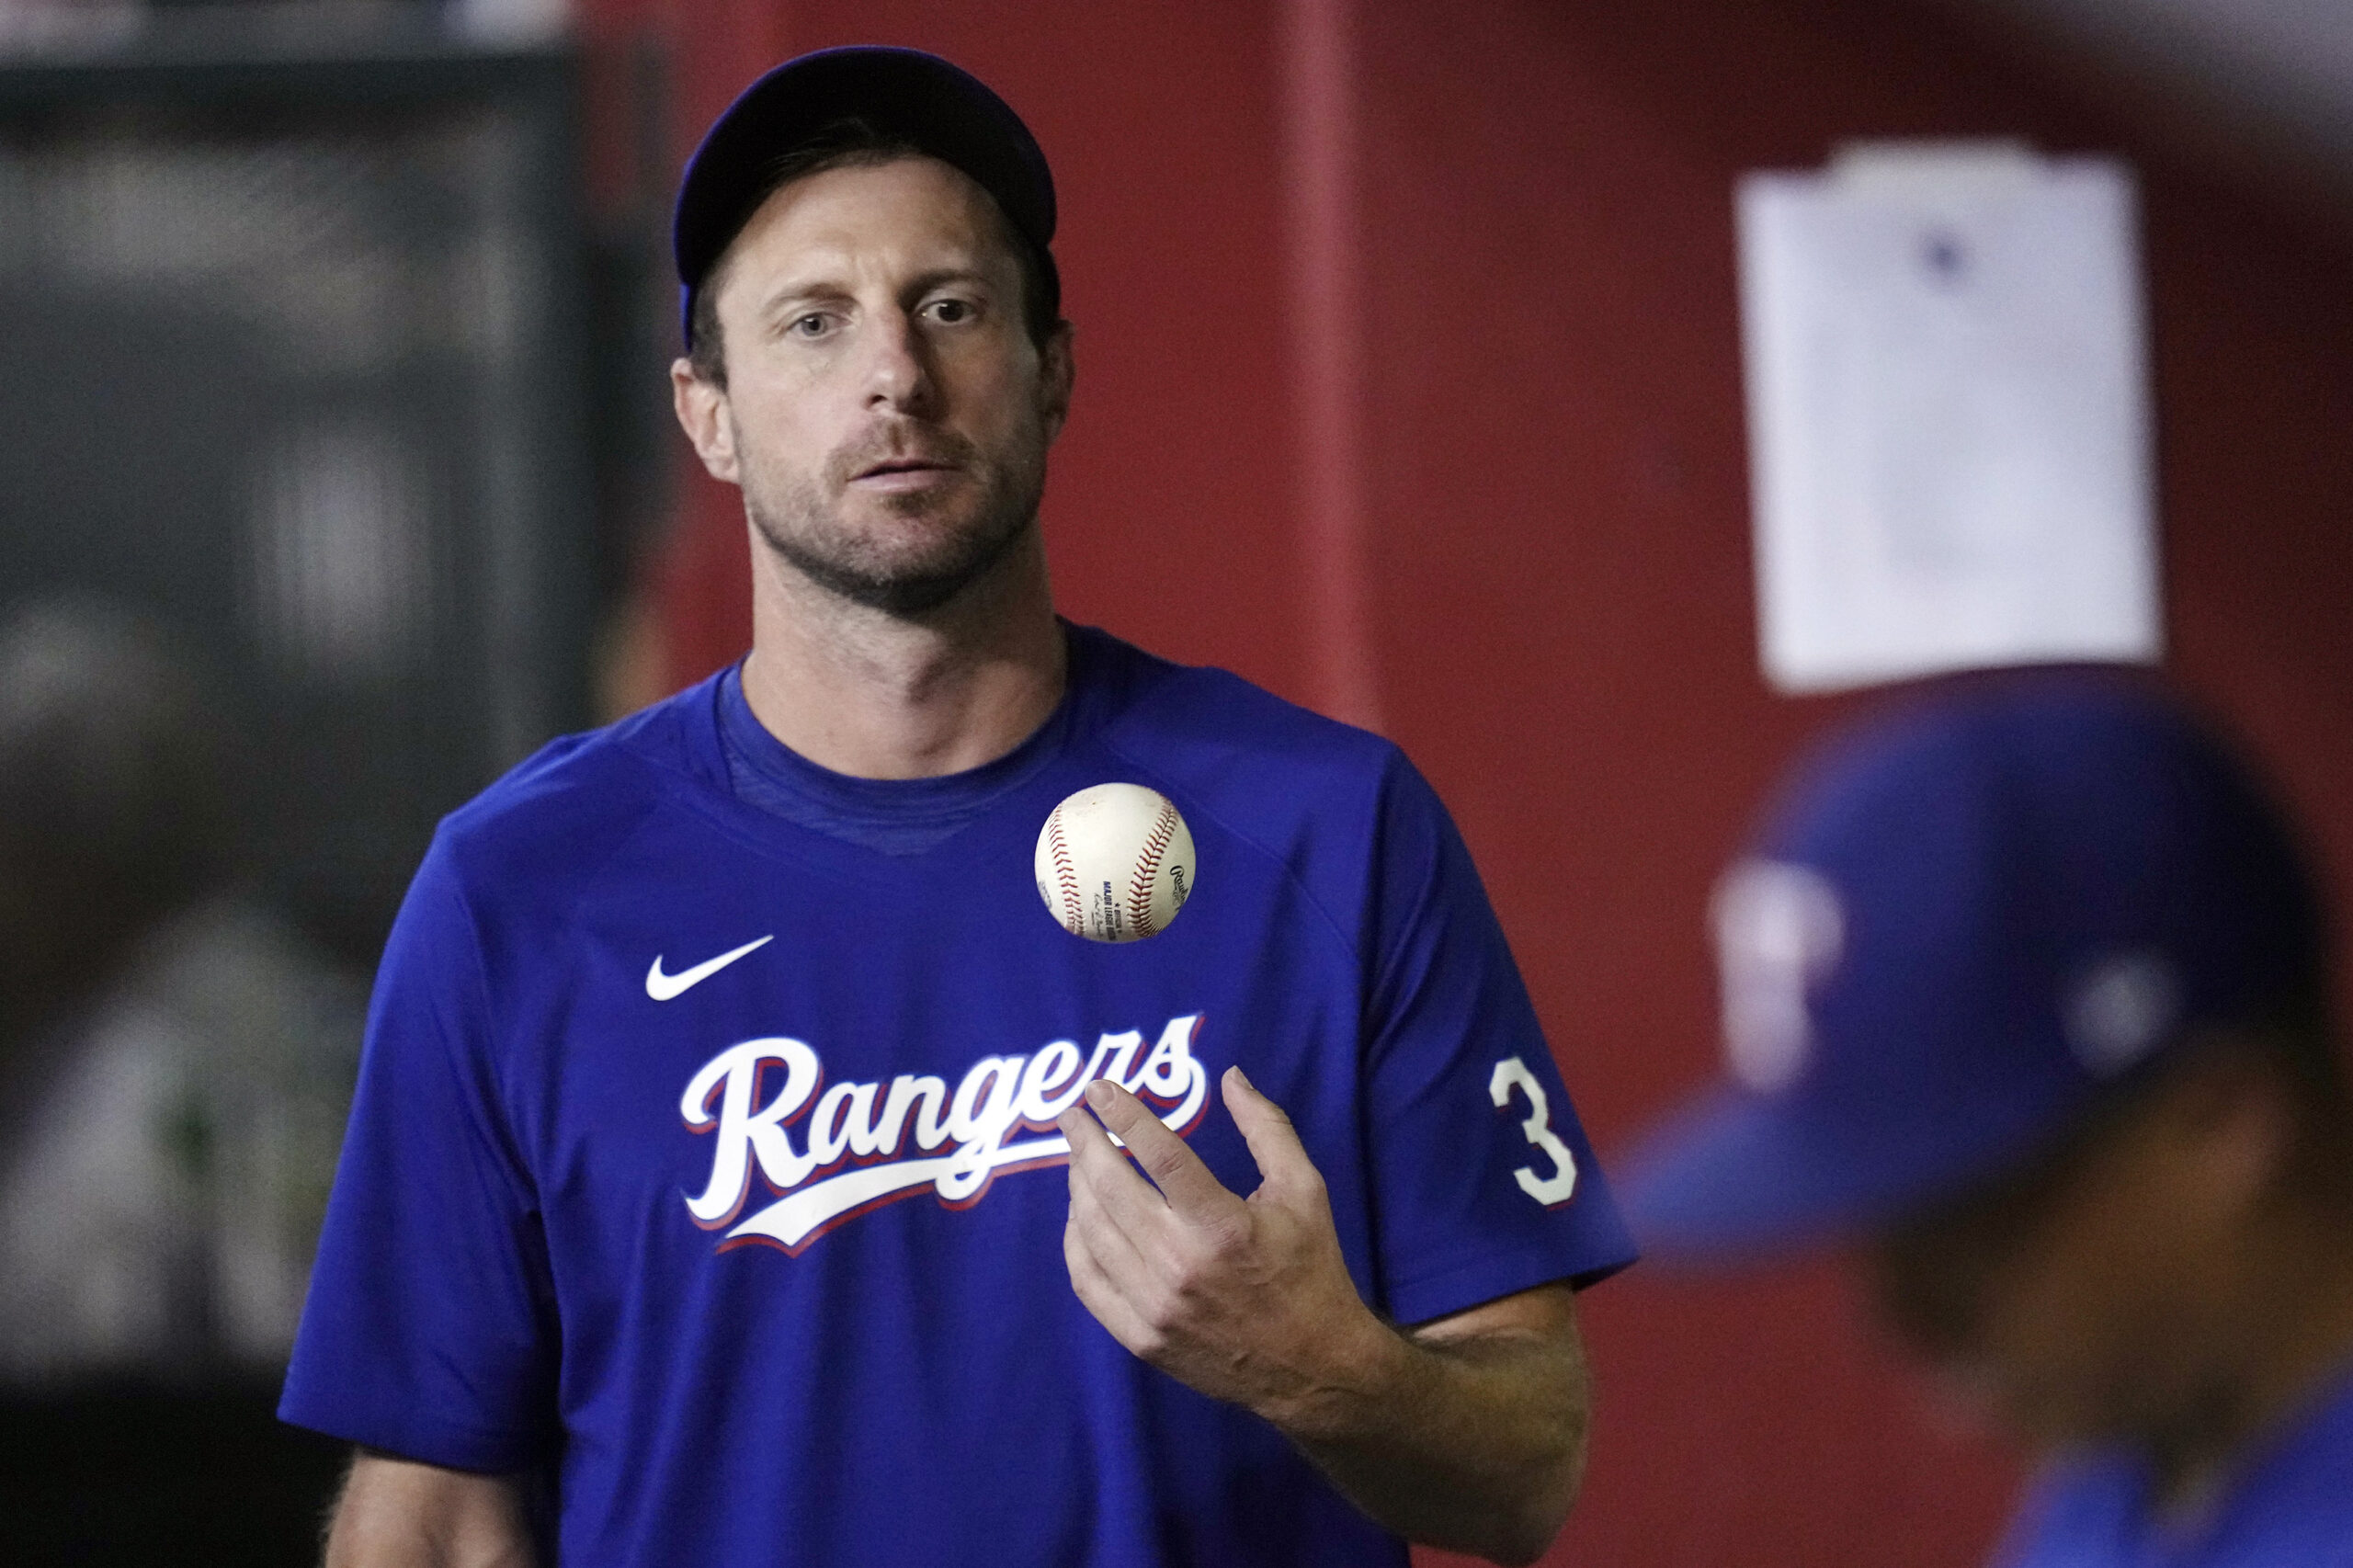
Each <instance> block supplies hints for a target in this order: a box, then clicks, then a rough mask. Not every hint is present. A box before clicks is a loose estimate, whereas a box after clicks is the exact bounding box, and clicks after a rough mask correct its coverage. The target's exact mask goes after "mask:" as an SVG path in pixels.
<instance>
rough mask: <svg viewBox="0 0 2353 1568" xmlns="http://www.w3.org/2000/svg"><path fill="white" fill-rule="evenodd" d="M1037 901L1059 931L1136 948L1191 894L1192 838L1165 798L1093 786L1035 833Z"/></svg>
mask: <svg viewBox="0 0 2353 1568" xmlns="http://www.w3.org/2000/svg"><path fill="white" fill-rule="evenodd" d="M1037 869H1038V896H1039V897H1040V898H1042V899H1044V900H1045V901H1046V910H1047V913H1049V914H1050V915H1052V916H1053V917H1054V918H1055V919H1056V920H1059V921H1061V922H1062V926H1063V930H1065V931H1068V932H1069V933H1070V934H1071V935H1072V936H1074V937H1086V939H1087V940H1088V941H1090V942H1135V941H1141V940H1142V939H1143V938H1144V937H1154V936H1157V935H1159V934H1160V933H1161V932H1163V931H1165V930H1166V929H1167V928H1168V923H1169V922H1170V921H1172V920H1174V919H1176V912H1177V911H1178V910H1180V909H1182V908H1184V907H1185V900H1186V899H1188V898H1189V897H1190V896H1192V892H1193V831H1192V829H1190V828H1188V827H1187V826H1186V825H1185V819H1184V818H1183V817H1182V816H1179V815H1178V814H1177V812H1176V807H1175V806H1174V805H1171V804H1170V803H1169V801H1168V797H1167V796H1165V795H1163V794H1162V793H1161V792H1160V791H1159V790H1147V789H1145V788H1144V787H1143V786H1142V785H1141V784H1097V785H1094V786H1091V787H1090V788H1087V789H1085V790H1080V791H1078V793H1076V794H1074V795H1072V796H1070V797H1068V798H1067V799H1065V800H1064V801H1063V803H1062V804H1061V805H1059V806H1056V807H1055V808H1054V809H1053V810H1052V811H1051V812H1048V813H1047V815H1046V825H1045V826H1044V827H1042V828H1040V830H1039V832H1038V858H1037Z"/></svg>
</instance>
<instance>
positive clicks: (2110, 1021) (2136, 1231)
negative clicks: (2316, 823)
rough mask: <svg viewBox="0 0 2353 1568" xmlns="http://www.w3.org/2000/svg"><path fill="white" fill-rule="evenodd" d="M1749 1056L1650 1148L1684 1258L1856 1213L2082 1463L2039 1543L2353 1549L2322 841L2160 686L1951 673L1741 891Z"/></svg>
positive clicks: (2255, 1562) (1864, 1231)
mask: <svg viewBox="0 0 2353 1568" xmlns="http://www.w3.org/2000/svg"><path fill="white" fill-rule="evenodd" d="M1714 912H1715V919H1716V926H1717V937H1718V940H1719V943H1720V945H1721V949H1722V962H1723V983H1724V994H1723V1002H1724V1043H1725V1047H1726V1054H1727V1057H1728V1059H1729V1066H1730V1069H1731V1078H1732V1080H1733V1081H1732V1082H1730V1083H1728V1084H1726V1085H1723V1086H1722V1088H1720V1089H1718V1090H1717V1091H1715V1092H1714V1093H1713V1094H1712V1095H1711V1096H1709V1097H1707V1098H1706V1099H1705V1100H1703V1101H1701V1102H1699V1103H1698V1104H1695V1105H1693V1106H1692V1107H1690V1108H1688V1109H1687V1110H1685V1111H1684V1112H1682V1113H1681V1114H1680V1115H1679V1116H1678V1117H1677V1118H1675V1119H1672V1120H1671V1121H1670V1122H1669V1123H1668V1124H1667V1125H1665V1127H1663V1128H1662V1129H1661V1130H1659V1131H1657V1132H1656V1133H1655V1134H1654V1136H1653V1139H1652V1141H1651V1142H1650V1143H1649V1144H1648V1145H1647V1147H1646V1148H1645V1149H1643V1151H1641V1152H1640V1153H1638V1154H1637V1155H1636V1156H1635V1158H1634V1160H1633V1161H1632V1163H1631V1166H1630V1174H1629V1176H1628V1180H1627V1184H1626V1192H1627V1204H1628V1211H1629V1213H1630V1215H1631V1217H1632V1219H1633V1221H1634V1229H1635V1233H1636V1235H1637V1236H1638V1237H1639V1238H1641V1240H1642V1241H1643V1244H1644V1245H1645V1247H1646V1248H1649V1249H1651V1250H1652V1251H1653V1252H1654V1254H1656V1255H1661V1256H1669V1257H1676V1256H1680V1257H1686V1258H1695V1259H1696V1258H1722V1257H1727V1256H1756V1255H1759V1254H1763V1253H1768V1252H1771V1251H1775V1250H1779V1249H1783V1248H1788V1247H1792V1246H1796V1245H1798V1244H1802V1243H1805V1242H1807V1241H1810V1240H1817V1239H1823V1238H1830V1237H1843V1238H1846V1239H1848V1240H1850V1241H1852V1242H1853V1243H1854V1244H1856V1246H1857V1249H1858V1251H1859V1256H1860V1259H1861V1262H1862V1264H1863V1266H1864V1267H1865V1270H1866V1272H1867V1274H1868V1275H1869V1277H1870V1280H1871V1282H1872V1284H1873V1287H1874V1293H1875V1295H1876V1297H1877V1299H1878V1301H1879V1303H1880V1306H1881V1311H1882V1312H1883V1314H1884V1315H1885V1317H1886V1318H1887V1319H1888V1321H1889V1322H1890V1324H1892V1325H1893V1327H1894V1328H1895V1329H1896V1330H1897V1331H1898V1332H1899V1334H1900V1335H1902V1336H1903V1337H1904V1339H1905V1340H1906V1341H1908V1342H1909V1343H1910V1344H1911V1346H1913V1347H1914V1348H1915V1349H1916V1350H1917V1351H1918V1352H1919V1353H1920V1354H1921V1355H1922V1356H1923V1357H1925V1358H1927V1360H1928V1361H1929V1362H1930V1364H1931V1365H1932V1366H1933V1367H1934V1368H1935V1369H1937V1370H1938V1372H1939V1373H1940V1374H1941V1375H1942V1376H1943V1378H1944V1379H1945V1380H1946V1381H1948V1382H1949V1385H1950V1387H1951V1391H1952V1392H1953V1394H1954V1396H1955V1398H1956V1401H1957V1402H1958V1403H1961V1404H1962V1405H1963V1406H1964V1407H1973V1408H1974V1409H1976V1410H1977V1411H1979V1412H1980V1413H1981V1414H1982V1415H1983V1416H1984V1418H1985V1419H1986V1420H1987V1421H1988V1422H1989V1423H1990V1424H1991V1425H1992V1426H1995V1427H1996V1428H1998V1429H2000V1430H2002V1431H2005V1432H2006V1433H2008V1434H2009V1435H2010V1436H2012V1437H2015V1438H2017V1439H2018V1440H2020V1441H2022V1442H2023V1443H2024V1444H2026V1445H2027V1446H2028V1447H2029V1448H2030V1449H2033V1450H2034V1451H2035V1452H2036V1453H2037V1455H2038V1456H2039V1457H2040V1458H2041V1459H2042V1460H2045V1469H2044V1473H2043V1476H2042V1479H2041V1480H2040V1483H2039V1484H2038V1485H2037V1486H2036V1488H2035V1489H2034V1491H2033V1493H2032V1494H2031V1495H2030V1496H2029V1500H2028V1502H2027V1503H2026V1505H2025V1506H2024V1507H2023V1508H2022V1509H2021V1510H2020V1512H2019V1515H2018V1520H2017V1522H2016V1524H2015V1525H2014V1526H2013V1528H2012V1529H2011V1531H2010V1535H2009V1538H2008V1540H2006V1542H2005V1544H2004V1545H2003V1546H2002V1547H2001V1549H2000V1550H1999V1551H1998V1553H1997V1556H1996V1561H1997V1562H1999V1563H2001V1564H2004V1565H2005V1568H2290V1565H2293V1568H2331V1565H2336V1568H2349V1565H2353V1105H2349V1104H2348V1099H2347V1085H2346V1078H2345V1064H2344V1062H2343V1061H2342V1060H2341V1056H2340V1052H2339V1050H2338V1044H2337V1036H2336V1030H2335V1029H2334V1028H2333V1027H2332V1025H2331V1023H2330V1015H2331V1011H2332V1008H2331V997H2330V986H2329V980H2328V972H2327V971H2328V964H2327V959H2326V933H2325V922H2324V921H2323V919H2322V916H2321V912H2320V907H2319V903H2318V900H2317V899H2316V897H2315V895H2314V892H2313V887H2312V883H2311V881H2310V878H2309V875H2308V873H2307V872H2306V870H2305V869H2304V867H2303V866H2302V863H2301V862H2300V859H2299V857H2298V855H2297V853H2296V849H2295V846H2294V845H2293V843H2292V842H2291V835H2290V832H2289V830H2288V829H2287V827H2286V826H2285V824H2283V823H2282V822H2281V821H2280V819H2279V816H2278V815H2277V813H2276V812H2274V811H2273V809H2272V808H2271V807H2270V806H2269V805H2268V803H2267V801H2265V800H2264V799H2263V797H2262V794H2261V791H2260V790H2258V789H2257V788H2256V785H2255V784H2254V783H2253V782H2252V781H2251V780H2250V779H2249V778H2248V777H2247V775H2246V773H2245V771H2244V769H2243V768H2242V767H2241V766H2240V765H2239V764H2238V763H2237V762H2236V761H2235V760H2234V758H2233V757H2232V756H2230V754H2229V753H2228V751H2227V750H2226V749H2225V748H2224V747H2223V746H2222V744H2221V743H2219V742H2218V741H2217V740H2215V739H2214V738H2213V737H2212V736H2211V735H2210V734H2209V733H2206V732H2205V731H2204V730H2203V729H2202V728H2201V727H2200V725H2199V724H2197V723H2196V722H2193V721H2192V720H2191V719H2189V718H2188V716H2187V715H2186V714H2185V713H2184V712H2183V711H2182V710H2180V708H2179V707H2178V706H2177V705H2176V704H2175V703H2174V702H2173V701H2172V700H2171V699H2168V698H2167V697H2166V696H2165V695H2164V693H2163V692H2162V691H2161V690H2159V689H2157V688H2156V687H2154V686H2153V685H2151V684H2149V683H2146V682H2144V681H2141V680H2137V679H2128V678H2127V677H2124V676H2120V675H2113V674H2111V675H2098V674H2093V673H2090V672H2086V671H2082V670H2076V671H2040V672H2031V673H2025V674H2019V675H2013V676H2003V677H1974V678H1971V679H1966V680H1962V681H1960V682H1957V683H1954V684H1951V685H1949V686H1946V687H1938V688H1933V689H1932V692H1931V694H1930V695H1928V696H1927V698H1925V699H1919V700H1915V702H1913V703H1911V704H1909V705H1906V706H1904V707H1903V708H1901V709H1900V710H1898V711H1896V712H1895V713H1893V715H1887V716H1881V718H1879V719H1876V720H1874V721H1872V722H1869V723H1867V724H1866V725H1865V726H1863V727H1862V728H1861V729H1860V730H1859V731H1858V732H1856V733H1852V734H1850V735H1848V736H1847V737H1846V738H1845V739H1843V740H1842V741H1841V742H1839V743H1838V744H1835V745H1833V746H1832V747H1830V748H1828V749H1827V750H1826V751H1824V753H1823V754H1822V755H1820V756H1817V757H1816V758H1815V759H1814V760H1813V762H1812V763H1811V764H1810V765H1808V766H1807V767H1805V768H1803V769H1802V770H1801V771H1800V773H1799V774H1798V776H1797V779H1796V783H1795V785H1794V788H1793V790H1792V792H1791V794H1790V797H1789V798H1788V799H1787V800H1786V801H1784V803H1783V805H1782V807H1781V809H1780V810H1779V812H1776V813H1775V815H1774V817H1773V818H1772V820H1771V822H1770V824H1768V827H1767V829H1766V831H1765V834H1764V835H1763V838H1762V840H1761V842H1760V843H1759V844H1758V846H1757V847H1756V850H1755V852H1754V853H1753V854H1752V855H1751V856H1750V857H1749V858H1746V859H1745V860H1743V861H1741V862H1740V863H1739V864H1737V865H1736V866H1734V867H1733V870H1732V871H1731V873H1730V874H1729V875H1728V876H1727V877H1726V878H1725V880H1724V881H1723V883H1722V887H1721V888H1720V890H1719V892H1718V894H1717V897H1716V902H1715V911H1714Z"/></svg>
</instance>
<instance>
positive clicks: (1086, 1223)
mask: <svg viewBox="0 0 2353 1568" xmlns="http://www.w3.org/2000/svg"><path fill="white" fill-rule="evenodd" d="M1097 1136H1098V1137H1100V1136H1101V1134H1100V1133H1099V1132H1098V1133H1097ZM1115 1174H1116V1176H1117V1177H1118V1182H1119V1186H1118V1187H1114V1188H1113V1190H1114V1191H1115V1192H1120V1191H1122V1189H1132V1191H1129V1192H1126V1193H1125V1196H1126V1197H1127V1198H1128V1199H1130V1200H1131V1201H1132V1202H1137V1203H1149V1204H1150V1205H1151V1206H1152V1207H1153V1208H1154V1209H1157V1210H1159V1211H1160V1217H1161V1218H1162V1219H1163V1220H1164V1221H1165V1219H1166V1217H1167V1213H1168V1206H1167V1205H1166V1204H1165V1203H1163V1202H1161V1200H1160V1195H1159V1194H1158V1193H1156V1192H1154V1191H1153V1190H1152V1188H1150V1187H1146V1186H1145V1185H1144V1183H1143V1180H1142V1177H1140V1176H1137V1175H1136V1174H1135V1173H1134V1172H1133V1171H1131V1170H1129V1169H1128V1168H1127V1162H1126V1161H1125V1160H1121V1161H1120V1168H1119V1170H1118V1171H1117V1172H1116V1173H1115ZM1131 1222H1133V1217H1132V1216H1131V1217H1130V1220H1129V1221H1126V1222H1123V1221H1122V1220H1121V1218H1120V1215H1119V1214H1117V1213H1116V1212H1114V1211H1113V1210H1112V1208H1111V1206H1110V1205H1109V1204H1107V1203H1106V1202H1105V1201H1104V1198H1103V1192H1102V1189H1101V1188H1100V1187H1097V1184H1096V1182H1095V1180H1094V1179H1092V1178H1091V1177H1090V1176H1088V1174H1087V1173H1086V1172H1085V1171H1082V1170H1080V1169H1079V1168H1078V1167H1077V1165H1072V1167H1071V1173H1070V1223H1069V1227H1068V1228H1069V1229H1070V1230H1073V1231H1075V1232H1077V1233H1080V1234H1081V1235H1083V1236H1085V1237H1086V1243H1087V1246H1088V1250H1090V1251H1091V1252H1092V1253H1093V1254H1094V1255H1095V1258H1096V1261H1097V1263H1099V1264H1101V1265H1102V1266H1103V1270H1104V1272H1105V1273H1106V1274H1108V1275H1110V1276H1111V1277H1112V1278H1115V1279H1120V1280H1133V1281H1138V1282H1141V1281H1142V1280H1143V1279H1145V1278H1150V1276H1151V1260H1150V1259H1149V1258H1147V1257H1146V1256H1144V1251H1143V1249H1142V1247H1141V1246H1139V1245H1138V1244H1137V1238H1136V1237H1135V1236H1133V1235H1131V1234H1130V1233H1129V1230H1128V1224H1129V1223H1131Z"/></svg>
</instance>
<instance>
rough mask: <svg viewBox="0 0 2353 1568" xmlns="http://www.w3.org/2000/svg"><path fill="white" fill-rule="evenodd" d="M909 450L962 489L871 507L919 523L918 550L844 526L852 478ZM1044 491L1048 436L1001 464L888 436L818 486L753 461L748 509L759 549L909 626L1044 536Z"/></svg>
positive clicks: (832, 469) (952, 441)
mask: <svg viewBox="0 0 2353 1568" xmlns="http://www.w3.org/2000/svg"><path fill="white" fill-rule="evenodd" d="M910 445H913V446H915V448H916V449H918V450H920V452H921V453H922V455H923V456H924V458H925V459H926V460H931V461H940V462H947V463H950V464H952V465H954V466H955V467H956V468H957V469H958V470H959V471H960V472H962V473H963V474H964V475H965V476H966V483H962V484H958V485H953V486H950V487H949V488H948V489H947V490H946V491H945V492H944V493H942V492H931V493H924V492H915V493H909V494H881V495H877V496H873V497H870V498H869V499H868V502H867V504H868V505H873V506H881V508H882V509H883V510H884V511H886V512H888V513H890V514H891V515H892V517H893V519H894V520H898V521H902V522H904V523H906V524H915V525H920V529H919V533H918V537H916V538H915V539H913V540H891V539H888V538H885V537H882V536H881V535H880V534H879V533H878V532H876V531H874V530H871V529H861V528H858V526H857V525H855V524H853V523H850V522H848V521H847V520H845V518H844V517H843V515H842V514H843V511H844V510H845V507H844V501H845V499H846V498H847V494H848V488H849V485H850V483H851V480H852V478H853V476H854V475H856V474H858V472H862V471H863V470H865V469H867V468H869V467H870V466H871V465H872V464H874V463H875V462H877V461H881V460H885V459H888V458H891V457H893V456H899V455H903V454H904V453H905V452H906V450H907V449H908V447H909V446H910ZM1045 488H1046V443H1045V439H1044V434H1043V432H1042V431H1041V430H1038V429H1034V428H1031V429H1024V430H1023V431H1021V432H1020V433H1019V435H1018V436H1017V438H1016V439H1015V440H1013V441H1010V442H1008V443H1007V444H1006V449H1005V450H1004V451H1003V452H1001V453H999V454H997V455H996V456H995V458H992V457H991V456H990V455H989V454H986V453H984V452H983V451H982V449H980V448H979V447H977V446H976V445H974V444H973V443H972V441H970V440H968V439H966V438H965V437H961V436H957V435H954V434H951V433H949V432H948V431H944V430H930V431H926V432H925V433H924V435H923V436H922V437H920V438H919V440H916V441H914V442H912V443H911V442H908V441H904V440H903V441H900V442H897V443H893V442H892V440H891V439H890V437H888V436H887V435H884V434H878V435H877V436H876V437H873V438H871V439H870V440H864V441H860V442H858V443H855V444H853V445H852V446H851V447H849V448H847V449H844V450H842V451H839V452H836V453H835V454H834V455H833V456H832V457H831V458H829V459H828V460H826V462H825V464H824V469H823V470H822V471H821V472H819V473H818V474H817V475H816V476H814V477H813V478H811V477H802V476H796V477H794V478H790V479H784V478H779V476H777V475H774V474H769V473H766V472H762V471H761V470H760V468H759V465H757V464H756V463H747V464H746V465H745V474H744V507H745V512H746V513H747V514H748V515H749V516H750V517H751V519H752V526H753V527H754V528H756V529H757V530H758V531H759V536H760V539H761V540H762V541H763V542H765V543H766V544H767V547H768V549H770V550H772V551H775V552H776V553H777V555H778V556H779V558H781V559H782V560H783V561H784V562H785V563H786V564H787V565H789V566H790V567H791V568H792V569H793V570H794V571H795V572H796V573H798V574H800V575H801V576H802V577H804V578H806V579H807V580H808V581H809V582H811V583H813V584H814V585H816V586H817V587H818V588H820V589H821V590H823V591H824V592H825V593H827V594H830V595H832V596H834V597H836V598H839V599H842V600H845V601H847V602H848V603H850V604H854V605H857V606H858V607H860V608H865V609H870V610H878V611H880V612H881V613H883V614H885V615H890V616H894V617H899V618H902V619H905V618H913V617H917V616H922V615H925V614H927V613H928V612H930V611H932V610H936V609H938V608H940V607H941V606H943V605H945V604H947V603H948V602H949V601H950V600H951V599H953V598H955V597H957V596H958V595H959V594H961V593H962V592H963V591H964V590H965V589H966V588H968V587H970V586H971V585H972V584H974V583H975V582H978V581H979V580H980V579H982V578H983V577H985V576H986V575H988V574H989V572H990V571H991V569H992V568H994V567H995V566H996V564H997V563H998V562H1001V561H1003V560H1004V559H1005V557H1006V555H1007V554H1008V553H1009V552H1010V551H1012V550H1013V548H1014V546H1015V545H1017V544H1018V543H1019V542H1020V541H1021V540H1023V539H1024V538H1025V537H1027V536H1028V534H1029V531H1030V530H1031V529H1032V528H1035V527H1036V526H1037V521H1038V505H1039V502H1040V500H1042V499H1043V498H1044V495H1045ZM959 513H961V514H962V515H961V517H960V516H958V515H957V514H959Z"/></svg>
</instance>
